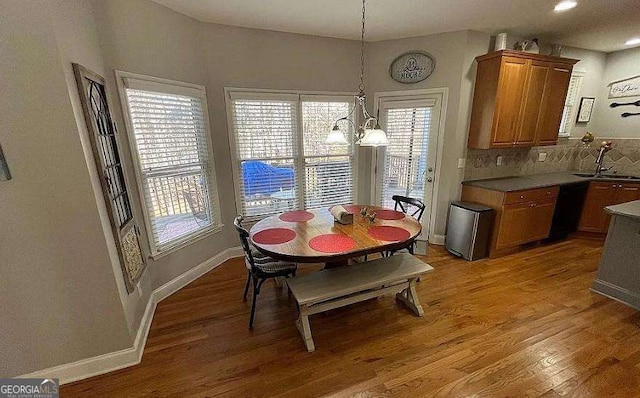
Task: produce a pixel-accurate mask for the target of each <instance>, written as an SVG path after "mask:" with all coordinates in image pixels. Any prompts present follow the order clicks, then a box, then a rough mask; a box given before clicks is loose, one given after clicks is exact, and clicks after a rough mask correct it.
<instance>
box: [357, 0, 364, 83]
mask: <svg viewBox="0 0 640 398" xmlns="http://www.w3.org/2000/svg"><path fill="white" fill-rule="evenodd" d="M364 3H365V0H362V31H361V33H360V86H358V87H359V89H360V93H361V94H363V93H364V22H365V6H364Z"/></svg>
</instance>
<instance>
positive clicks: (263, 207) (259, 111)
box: [232, 99, 299, 218]
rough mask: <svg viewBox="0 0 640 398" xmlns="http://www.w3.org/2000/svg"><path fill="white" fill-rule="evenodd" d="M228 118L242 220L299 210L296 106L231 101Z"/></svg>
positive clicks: (281, 102)
mask: <svg viewBox="0 0 640 398" xmlns="http://www.w3.org/2000/svg"><path fill="white" fill-rule="evenodd" d="M232 118H233V120H232V124H233V134H234V137H233V138H234V142H235V167H236V175H237V176H239V178H237V179H236V184H237V188H238V190H239V192H237V194H238V196H239V201H240V207H241V211H242V214H243V215H244V216H245V217H249V218H251V217H254V218H255V217H256V216H263V215H268V214H274V213H279V212H283V211H287V210H293V209H296V208H298V205H299V199H298V195H299V193H298V190H299V182H298V180H299V176H298V175H297V174H298V173H297V170H296V169H297V167H298V163H297V157H298V139H297V131H298V117H297V102H296V101H294V100H288V99H282V100H278V99H233V100H232Z"/></svg>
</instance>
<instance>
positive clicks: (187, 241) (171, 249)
mask: <svg viewBox="0 0 640 398" xmlns="http://www.w3.org/2000/svg"><path fill="white" fill-rule="evenodd" d="M223 227H224V225H223V224H220V225H218V226H215V227H212V228H210V229H205V230H203V231H200V232H198V233H197V234H195V235H190V236H187V237H185V238H183V239H181V240H179V241H177V242H175V243H173V244H172V245H171V246H168V247H166V248H163V249H162V250H160V251H156V252H155V253H152V254H151V256H149V257H150V258H151V259H153V260H158V259H161V258H162V257H165V256H168V255H169V254H172V253H175V252H177V251H178V250H181V249H184V248H185V247H187V246H189V245H191V244H192V243H195V242H198V241H200V240H202V239H204V238H207V237H209V236H211V235H214V234H217V233H218V232H220V231H222V228H223Z"/></svg>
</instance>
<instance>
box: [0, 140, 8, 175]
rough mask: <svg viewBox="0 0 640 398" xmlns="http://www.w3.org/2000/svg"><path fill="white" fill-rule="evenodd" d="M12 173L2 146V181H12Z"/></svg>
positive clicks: (0, 167) (0, 153) (0, 171)
mask: <svg viewBox="0 0 640 398" xmlns="http://www.w3.org/2000/svg"><path fill="white" fill-rule="evenodd" d="M10 179H11V172H10V171H9V165H8V164H7V160H6V159H5V158H4V152H2V145H0V180H4V181H7V180H10Z"/></svg>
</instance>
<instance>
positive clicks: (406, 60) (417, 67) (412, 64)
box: [389, 51, 436, 83]
mask: <svg viewBox="0 0 640 398" xmlns="http://www.w3.org/2000/svg"><path fill="white" fill-rule="evenodd" d="M435 67H436V61H435V59H433V58H432V57H431V55H429V54H427V53H424V52H420V51H411V52H408V53H404V54H402V55H400V56H399V57H397V58H396V59H394V60H393V62H392V63H391V66H389V74H390V75H391V77H392V78H393V80H395V81H398V82H400V83H418V82H421V81H423V80H424V79H426V78H427V77H429V76H431V73H433V69H434V68H435Z"/></svg>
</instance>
